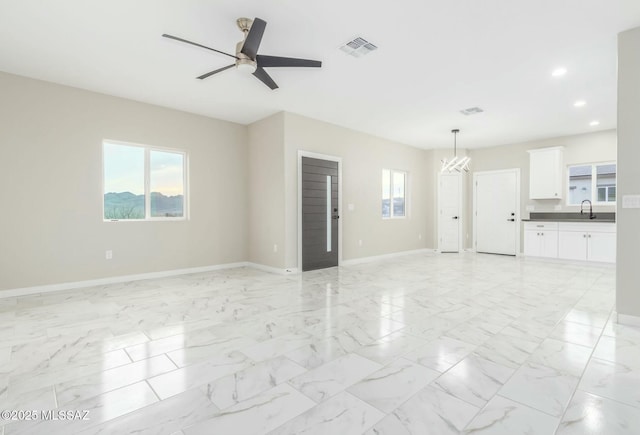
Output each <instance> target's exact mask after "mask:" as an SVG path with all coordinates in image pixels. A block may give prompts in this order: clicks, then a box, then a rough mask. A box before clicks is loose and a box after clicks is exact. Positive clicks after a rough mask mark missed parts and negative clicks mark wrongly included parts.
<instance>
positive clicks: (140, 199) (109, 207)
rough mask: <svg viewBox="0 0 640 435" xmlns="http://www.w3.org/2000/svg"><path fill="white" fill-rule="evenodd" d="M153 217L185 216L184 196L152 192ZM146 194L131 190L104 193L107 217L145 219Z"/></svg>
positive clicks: (105, 216) (105, 214)
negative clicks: (135, 192)
mask: <svg viewBox="0 0 640 435" xmlns="http://www.w3.org/2000/svg"><path fill="white" fill-rule="evenodd" d="M150 202H151V217H182V216H184V197H183V196H182V195H175V196H165V195H163V194H162V193H160V192H151V197H150ZM144 217H145V213H144V195H136V194H133V193H131V192H109V193H105V194H104V218H105V219H144Z"/></svg>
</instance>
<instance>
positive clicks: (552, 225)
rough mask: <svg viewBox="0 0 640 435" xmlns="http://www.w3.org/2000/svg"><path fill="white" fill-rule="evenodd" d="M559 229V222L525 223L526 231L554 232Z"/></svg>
mask: <svg viewBox="0 0 640 435" xmlns="http://www.w3.org/2000/svg"><path fill="white" fill-rule="evenodd" d="M557 229H558V222H543V221H531V222H525V223H524V230H525V231H539V230H547V231H554V230H557Z"/></svg>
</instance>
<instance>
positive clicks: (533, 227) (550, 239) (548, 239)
mask: <svg viewBox="0 0 640 435" xmlns="http://www.w3.org/2000/svg"><path fill="white" fill-rule="evenodd" d="M524 255H526V256H530V257H547V258H558V223H557V222H525V224H524Z"/></svg>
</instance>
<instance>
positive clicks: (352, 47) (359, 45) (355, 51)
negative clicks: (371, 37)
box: [340, 37, 378, 57]
mask: <svg viewBox="0 0 640 435" xmlns="http://www.w3.org/2000/svg"><path fill="white" fill-rule="evenodd" d="M377 49H378V47H377V46H375V45H374V44H372V43H370V42H369V41H367V40H366V39H364V38H362V37H357V38H354V39H352V40H351V41H347V42H346V43H344V45H342V46H341V47H340V50H342V51H344V52H345V53H347V54H348V55H349V56H353V57H362V56H364V55H365V54H369V53H371V52H372V51H374V50H377Z"/></svg>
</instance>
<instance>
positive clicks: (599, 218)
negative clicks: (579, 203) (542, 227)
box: [522, 211, 616, 223]
mask: <svg viewBox="0 0 640 435" xmlns="http://www.w3.org/2000/svg"><path fill="white" fill-rule="evenodd" d="M594 214H595V215H596V218H595V219H589V213H588V211H587V213H584V214H580V213H550V212H537V213H536V212H531V213H529V219H522V221H523V222H530V221H549V222H588V223H615V221H616V214H615V213H611V212H599V213H598V212H595V213H594Z"/></svg>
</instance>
